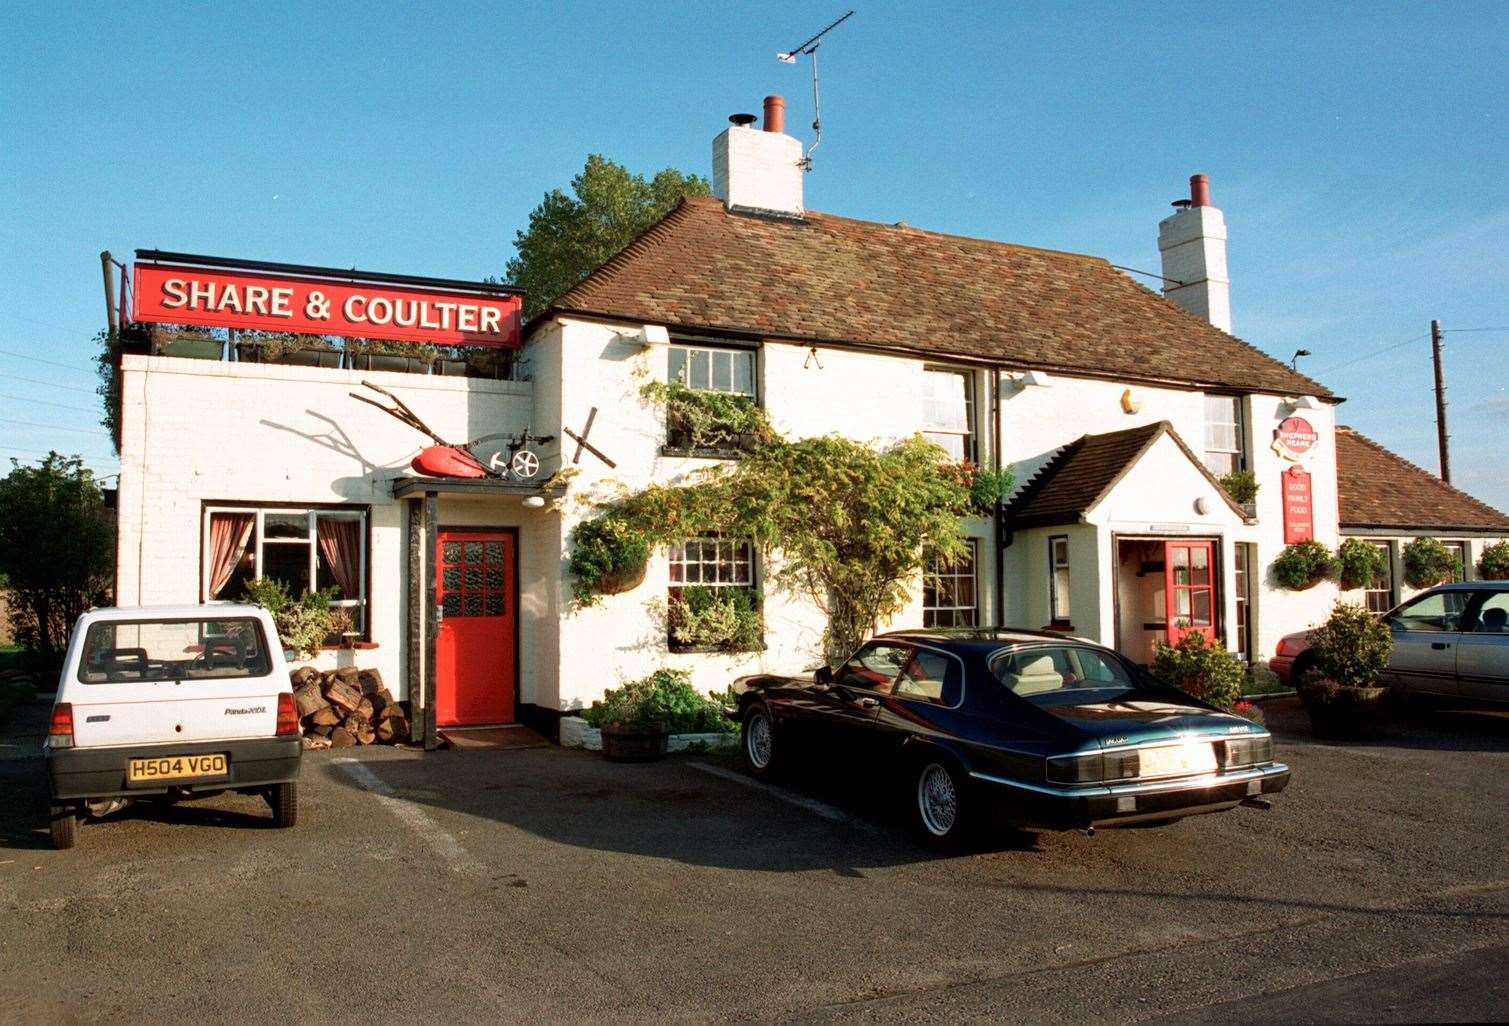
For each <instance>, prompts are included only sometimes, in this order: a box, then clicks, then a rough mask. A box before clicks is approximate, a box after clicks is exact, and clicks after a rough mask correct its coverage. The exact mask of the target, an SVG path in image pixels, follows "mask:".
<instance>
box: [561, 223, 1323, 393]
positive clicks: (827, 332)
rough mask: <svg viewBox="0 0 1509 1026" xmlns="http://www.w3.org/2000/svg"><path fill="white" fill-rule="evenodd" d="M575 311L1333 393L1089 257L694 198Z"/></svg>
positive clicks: (599, 279) (564, 304)
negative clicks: (758, 211) (778, 214)
mask: <svg viewBox="0 0 1509 1026" xmlns="http://www.w3.org/2000/svg"><path fill="white" fill-rule="evenodd" d="M553 313H577V314H586V315H594V316H601V317H604V318H611V319H623V320H628V321H631V322H635V323H650V324H663V325H666V326H669V327H672V328H680V329H682V330H688V331H695V330H703V331H726V332H735V333H740V334H745V335H752V336H758V337H764V338H772V339H788V340H795V341H801V342H813V343H823V342H829V343H839V344H842V343H848V344H861V345H874V346H880V347H883V348H890V349H900V350H905V351H910V352H916V353H922V354H938V355H942V356H954V357H963V358H971V357H972V358H979V359H985V360H990V361H994V362H1000V363H1007V364H1011V365H1014V366H1021V367H1040V368H1044V369H1048V370H1058V371H1063V372H1077V373H1081V374H1086V375H1093V376H1096V377H1113V378H1125V379H1131V380H1142V381H1150V380H1154V381H1173V382H1181V383H1189V384H1194V385H1199V386H1217V387H1227V388H1231V389H1238V390H1250V391H1265V392H1273V393H1277V394H1280V395H1299V394H1308V395H1322V396H1324V395H1330V394H1331V393H1330V392H1329V391H1328V390H1327V389H1326V388H1325V386H1323V385H1320V384H1318V383H1317V382H1315V381H1312V380H1311V379H1309V378H1307V377H1305V376H1304V375H1302V374H1297V373H1295V372H1294V371H1292V370H1290V369H1289V368H1288V367H1286V366H1285V365H1284V364H1283V363H1281V362H1279V361H1278V360H1275V359H1273V358H1272V357H1270V356H1268V355H1267V354H1265V353H1263V352H1261V351H1259V350H1258V349H1256V348H1254V347H1253V346H1251V345H1248V344H1247V343H1246V342H1243V341H1242V340H1240V339H1238V338H1235V337H1233V336H1231V335H1228V334H1226V333H1225V332H1223V331H1221V330H1220V329H1218V328H1215V327H1213V326H1211V325H1210V324H1208V323H1207V322H1205V321H1204V320H1201V319H1200V318H1198V317H1195V316H1193V315H1192V314H1189V313H1187V312H1185V311H1184V310H1183V309H1181V308H1180V307H1178V306H1177V305H1175V304H1174V303H1172V302H1170V301H1168V300H1166V299H1164V298H1163V297H1162V296H1160V295H1158V294H1156V293H1154V292H1152V291H1150V290H1148V289H1146V288H1144V287H1143V286H1141V285H1139V284H1137V283H1136V282H1134V281H1133V280H1132V279H1131V278H1129V277H1127V276H1126V275H1125V274H1123V273H1121V272H1120V271H1117V270H1116V269H1115V268H1113V267H1112V266H1111V265H1110V264H1109V263H1108V262H1107V261H1105V260H1103V259H1100V258H1098V257H1088V256H1079V255H1076V254H1072V253H1058V252H1053V251H1051V250H1043V249H1032V248H1029V247H1025V246H1014V245H1009V244H1006V243H1001V242H991V241H988V240H983V239H968V238H962V237H960V236H956V235H940V234H938V233H936V232H925V231H919V230H917V229H915V228H909V227H898V226H893V225H885V224H878V223H875V222H871V221H855V220H852V219H850V218H846V217H835V216H833V215H832V214H821V213H816V212H813V211H808V212H807V213H806V215H805V217H804V218H803V219H801V220H777V219H773V218H763V217H756V216H751V215H745V214H737V213H730V212H728V211H727V210H726V209H725V208H724V205H723V204H722V203H721V202H720V201H718V200H716V199H711V198H688V199H685V200H683V201H682V202H681V204H680V205H679V206H677V207H676V208H675V209H674V210H672V211H671V213H669V214H668V215H666V217H665V218H664V219H663V220H662V221H660V222H659V223H658V224H657V225H655V226H654V227H652V228H650V229H649V230H648V231H646V232H645V233H644V234H643V235H641V236H640V237H639V238H637V239H636V240H634V242H632V243H630V244H629V245H628V246H627V247H626V248H625V249H624V250H623V251H622V252H621V253H619V254H618V255H617V256H615V257H613V259H611V260H609V261H608V262H607V263H606V264H604V265H603V266H602V267H600V268H598V269H597V270H596V271H595V272H593V273H592V274H591V275H590V276H588V277H587V278H586V279H585V280H584V281H582V282H581V284H579V285H577V286H576V287H575V288H573V289H571V290H570V291H569V292H567V293H566V294H565V295H564V296H562V297H561V298H560V299H558V300H557V301H556V302H555V303H554V304H552V306H551V308H550V310H549V311H547V313H546V315H545V316H549V315H550V314H553Z"/></svg>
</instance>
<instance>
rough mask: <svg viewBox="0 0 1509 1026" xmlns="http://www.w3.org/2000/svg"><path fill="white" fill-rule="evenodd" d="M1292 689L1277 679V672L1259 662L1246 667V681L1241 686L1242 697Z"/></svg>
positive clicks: (1273, 693) (1279, 692) (1281, 692)
mask: <svg viewBox="0 0 1509 1026" xmlns="http://www.w3.org/2000/svg"><path fill="white" fill-rule="evenodd" d="M1293 690H1294V689H1293V688H1291V687H1289V685H1287V684H1285V683H1284V682H1283V681H1281V680H1279V679H1278V674H1276V673H1274V672H1273V671H1272V670H1270V669H1268V667H1266V666H1264V665H1262V664H1261V663H1259V664H1257V665H1254V666H1251V667H1249V668H1248V670H1247V682H1246V684H1244V685H1243V686H1242V697H1244V698H1251V697H1252V696H1253V695H1277V694H1283V693H1284V692H1287V691H1293Z"/></svg>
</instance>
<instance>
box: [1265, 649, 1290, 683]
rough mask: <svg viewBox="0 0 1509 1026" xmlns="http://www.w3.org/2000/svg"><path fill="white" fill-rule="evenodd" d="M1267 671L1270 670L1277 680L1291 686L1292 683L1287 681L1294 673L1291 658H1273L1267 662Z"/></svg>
mask: <svg viewBox="0 0 1509 1026" xmlns="http://www.w3.org/2000/svg"><path fill="white" fill-rule="evenodd" d="M1268 669H1270V670H1272V671H1273V673H1274V675H1275V676H1277V677H1278V679H1279V680H1281V681H1283V682H1284V683H1285V684H1288V685H1290V686H1293V681H1291V680H1290V679H1289V675H1290V674H1291V673H1293V672H1294V657H1293V656H1274V657H1273V658H1272V659H1270V660H1268Z"/></svg>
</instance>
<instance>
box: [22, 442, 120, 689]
mask: <svg viewBox="0 0 1509 1026" xmlns="http://www.w3.org/2000/svg"><path fill="white" fill-rule="evenodd" d="M11 465H12V468H13V469H12V470H11V472H10V473H9V474H7V475H6V476H5V477H4V478H3V479H0V576H4V577H7V578H9V580H10V589H11V612H10V615H11V625H12V627H14V628H15V631H16V638H17V640H19V641H20V642H21V643H22V644H23V645H25V646H26V647H27V648H29V649H31V650H32V651H34V652H36V653H38V654H39V655H41V656H42V657H43V659H44V660H45V661H46V662H47V663H48V664H49V665H59V664H61V662H62V656H63V651H64V649H65V647H66V646H67V643H68V633H69V631H71V630H72V629H73V622H74V621H75V620H77V619H78V617H79V615H80V614H81V613H83V612H84V611H85V610H87V609H88V608H89V607H90V606H95V605H100V604H102V603H103V602H105V601H107V599H108V596H109V590H110V584H111V580H112V578H113V576H114V570H115V528H114V524H113V522H112V520H111V517H110V514H109V512H108V511H107V510H106V509H105V500H104V496H103V495H101V494H100V489H99V485H97V484H96V483H95V480H94V474H93V472H91V471H90V470H89V469H88V468H87V467H85V466H84V462H83V460H81V459H80V458H79V457H77V456H63V455H61V454H59V453H57V452H53V453H50V454H49V455H48V456H47V458H46V459H44V460H43V461H42V462H41V464H40V465H37V466H22V465H21V463H20V462H19V461H18V460H11Z"/></svg>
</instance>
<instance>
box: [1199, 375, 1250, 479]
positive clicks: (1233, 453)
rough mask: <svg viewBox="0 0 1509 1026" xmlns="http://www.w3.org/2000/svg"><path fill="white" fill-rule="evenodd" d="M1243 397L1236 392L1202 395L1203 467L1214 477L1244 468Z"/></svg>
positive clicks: (1245, 455)
mask: <svg viewBox="0 0 1509 1026" xmlns="http://www.w3.org/2000/svg"><path fill="white" fill-rule="evenodd" d="M1244 434H1245V433H1244V432H1243V430H1242V398H1241V396H1235V395H1208V396H1206V397H1205V466H1206V469H1208V470H1209V471H1210V472H1211V473H1212V474H1214V475H1215V476H1216V477H1224V476H1225V475H1227V474H1232V473H1235V472H1236V471H1238V470H1246V469H1247V453H1246V449H1245V447H1244V446H1243V444H1242V439H1243V437H1244Z"/></svg>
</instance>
